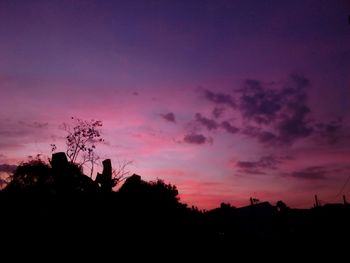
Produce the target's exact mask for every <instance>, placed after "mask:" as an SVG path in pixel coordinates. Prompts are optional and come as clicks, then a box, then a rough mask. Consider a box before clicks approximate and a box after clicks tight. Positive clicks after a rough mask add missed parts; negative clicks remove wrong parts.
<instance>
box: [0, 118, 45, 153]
mask: <svg viewBox="0 0 350 263" xmlns="http://www.w3.org/2000/svg"><path fill="white" fill-rule="evenodd" d="M48 127H49V124H48V123H47V122H26V121H13V120H9V119H0V138H1V140H0V149H2V150H3V151H4V149H15V148H18V147H23V145H25V144H28V143H33V142H34V141H36V140H39V139H40V140H41V141H42V140H44V139H45V140H48V137H49V134H48Z"/></svg>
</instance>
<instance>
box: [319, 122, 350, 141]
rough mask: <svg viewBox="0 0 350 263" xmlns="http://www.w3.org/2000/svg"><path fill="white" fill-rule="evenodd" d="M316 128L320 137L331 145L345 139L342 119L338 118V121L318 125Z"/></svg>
mask: <svg viewBox="0 0 350 263" xmlns="http://www.w3.org/2000/svg"><path fill="white" fill-rule="evenodd" d="M315 127H316V130H317V132H318V133H319V135H320V136H321V137H322V138H324V139H326V140H327V142H328V143H330V144H335V143H337V142H339V141H340V140H341V139H342V138H343V137H344V135H343V134H342V129H343V119H342V118H338V119H337V120H333V121H330V122H328V123H317V124H316V125H315Z"/></svg>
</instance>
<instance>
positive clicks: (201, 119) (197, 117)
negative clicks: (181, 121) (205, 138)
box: [195, 113, 219, 131]
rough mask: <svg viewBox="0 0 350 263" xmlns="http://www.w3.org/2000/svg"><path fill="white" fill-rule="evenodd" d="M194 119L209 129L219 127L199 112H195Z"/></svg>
mask: <svg viewBox="0 0 350 263" xmlns="http://www.w3.org/2000/svg"><path fill="white" fill-rule="evenodd" d="M195 120H196V122H198V123H200V124H201V125H202V126H204V127H205V128H207V129H208V130H209V131H211V130H216V129H217V128H218V127H219V125H218V123H217V122H216V121H214V120H212V119H209V118H206V117H204V116H202V115H201V114H200V113H196V115H195Z"/></svg>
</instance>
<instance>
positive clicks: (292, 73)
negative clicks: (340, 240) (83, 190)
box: [0, 0, 350, 208]
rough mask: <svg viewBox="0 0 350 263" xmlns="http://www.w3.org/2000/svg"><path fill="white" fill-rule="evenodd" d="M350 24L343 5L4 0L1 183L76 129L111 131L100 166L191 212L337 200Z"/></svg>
mask: <svg viewBox="0 0 350 263" xmlns="http://www.w3.org/2000/svg"><path fill="white" fill-rule="evenodd" d="M349 15H350V4H349V2H348V1H346V0H334V1H320V0H318V1H228V0H216V1H205V0H202V1H189V0H187V1H180V0H176V1H160V0H159V1H157V0H154V1H151V0H150V1H104V0H96V1H93V0H91V1H90V0H75V1H73V0H59V1H58V0H50V1H44V0H41V1H35V0H33V1H30V0H26V1H25V0H23V1H17V0H2V1H0V39H1V41H0V91H1V96H0V170H1V169H2V170H6V169H7V168H6V166H4V165H2V164H15V163H17V162H18V161H20V160H23V159H25V158H26V156H28V155H35V154H37V153H42V154H44V155H50V144H51V143H56V144H57V145H58V150H62V151H64V150H65V147H64V140H63V139H62V138H63V136H64V135H65V133H64V131H62V129H60V125H61V124H62V123H63V122H69V121H70V117H71V116H76V117H79V118H82V119H91V118H95V119H99V120H102V121H103V124H104V125H103V128H102V131H103V136H104V138H105V139H106V143H105V144H104V145H99V146H98V148H97V151H98V152H99V154H100V155H101V156H102V157H109V158H111V159H112V162H113V163H114V164H115V165H117V163H118V160H133V162H134V164H133V166H131V167H130V170H131V171H132V172H135V173H138V174H140V175H142V176H143V177H144V179H145V180H153V179H155V178H161V179H164V180H165V181H166V182H170V183H173V184H175V185H177V187H178V189H179V191H180V194H181V200H182V201H184V202H187V203H189V204H190V205H192V204H193V205H196V206H198V207H200V208H212V207H215V206H218V205H219V204H220V202H222V201H223V202H230V203H231V204H233V205H236V206H241V205H245V204H247V203H248V199H249V197H251V196H253V197H256V198H259V199H261V200H269V201H272V202H275V201H277V200H280V199H282V200H284V201H285V202H286V203H287V204H288V205H290V206H296V207H309V206H311V205H312V202H313V195H314V194H318V195H319V197H320V199H321V201H324V202H334V201H340V197H341V195H342V194H345V195H349V193H350V183H349V184H348V185H345V187H343V186H344V184H345V182H346V180H347V179H348V177H349V176H350V103H349V102H350V74H349V73H350V24H349V22H348V16H349ZM0 173H1V171H0ZM349 197H350V196H349Z"/></svg>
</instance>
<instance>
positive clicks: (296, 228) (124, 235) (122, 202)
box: [0, 153, 350, 254]
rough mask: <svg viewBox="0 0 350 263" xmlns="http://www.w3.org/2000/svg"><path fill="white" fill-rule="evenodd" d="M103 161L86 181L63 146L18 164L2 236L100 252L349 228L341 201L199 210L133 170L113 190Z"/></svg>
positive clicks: (281, 242) (334, 237)
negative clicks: (47, 155)
mask: <svg viewBox="0 0 350 263" xmlns="http://www.w3.org/2000/svg"><path fill="white" fill-rule="evenodd" d="M103 167H104V169H103V172H102V174H98V175H97V177H96V179H95V180H93V179H91V178H90V177H88V176H86V175H84V174H83V172H82V170H81V169H79V168H78V166H77V165H75V164H73V163H71V162H69V161H68V160H67V158H66V155H65V154H64V153H55V154H53V155H52V159H51V161H50V164H47V163H45V162H43V161H41V160H39V159H38V160H32V161H29V162H27V163H23V164H21V165H20V166H18V168H17V169H16V171H15V172H14V174H13V176H12V179H11V181H10V182H9V183H8V185H7V186H6V187H5V188H4V189H3V190H2V191H1V192H0V205H1V208H0V209H1V217H0V224H1V240H2V242H5V243H7V244H18V242H19V243H21V244H28V245H29V244H33V242H34V241H33V239H34V238H35V239H36V238H38V239H39V240H41V242H39V243H37V244H38V245H39V244H40V246H42V245H45V247H46V249H47V247H50V246H49V245H48V244H55V245H54V247H56V248H57V243H59V244H60V246H62V247H60V246H58V247H59V248H60V249H62V250H65V249H68V247H69V248H75V246H76V245H77V244H79V245H80V246H83V247H84V248H89V249H93V250H95V249H98V251H101V253H102V254H103V253H107V252H108V251H109V252H111V251H118V252H121V251H120V249H121V247H123V246H150V247H153V248H156V247H158V248H159V247H162V249H171V251H172V253H175V254H179V253H183V248H184V247H185V248H187V249H188V250H192V252H193V249H194V247H195V246H196V247H200V248H201V250H200V251H202V252H201V253H204V251H207V250H208V249H209V250H210V251H221V252H220V253H223V252H229V253H233V252H235V253H238V252H239V251H240V248H246V249H248V250H257V249H262V248H267V247H268V248H269V249H272V250H281V249H286V248H290V247H291V246H293V245H298V247H299V248H303V247H304V248H308V247H310V245H312V246H316V247H324V246H325V247H328V246H329V245H331V244H332V245H334V244H337V245H338V244H339V245H341V244H343V242H344V241H343V237H345V238H348V237H349V234H350V227H349V222H350V221H349V219H350V206H349V205H348V204H346V203H344V204H328V205H324V206H317V207H313V208H311V209H292V208H289V207H288V206H287V205H286V204H285V203H284V202H282V201H279V202H277V204H276V205H271V204H270V203H269V202H256V200H253V199H252V200H251V205H249V206H246V207H241V208H236V207H233V206H231V205H230V204H226V203H222V204H221V206H220V207H218V208H216V209H212V210H209V211H201V210H198V209H197V208H195V207H189V206H188V205H187V204H184V203H181V202H180V201H179V197H178V190H177V188H176V186H174V185H171V184H166V183H164V182H163V181H162V180H157V181H153V182H146V181H144V180H142V179H141V177H140V176H139V175H136V174H134V175H132V176H130V177H128V178H127V179H126V180H125V182H124V184H123V185H122V186H121V187H120V189H119V190H118V191H113V190H112V189H113V186H114V185H115V182H113V178H112V166H111V161H110V160H105V161H104V162H103ZM60 240H62V241H60ZM345 240H346V239H345ZM345 242H348V241H345ZM127 244H128V245H127ZM174 244H176V245H174ZM345 244H347V243H345ZM97 247H98V248H97ZM38 249H41V248H38Z"/></svg>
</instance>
